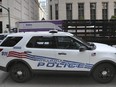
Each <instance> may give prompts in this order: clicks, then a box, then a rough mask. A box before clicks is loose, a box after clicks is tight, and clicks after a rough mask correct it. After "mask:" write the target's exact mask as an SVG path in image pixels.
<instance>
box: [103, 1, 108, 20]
mask: <svg viewBox="0 0 116 87" xmlns="http://www.w3.org/2000/svg"><path fill="white" fill-rule="evenodd" d="M102 18H103V20H107V19H108V2H103V3H102Z"/></svg>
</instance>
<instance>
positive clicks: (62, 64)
mask: <svg viewBox="0 0 116 87" xmlns="http://www.w3.org/2000/svg"><path fill="white" fill-rule="evenodd" d="M92 66H93V65H92V64H87V63H80V62H73V61H66V60H62V61H60V62H59V61H58V62H51V61H48V62H46V61H39V63H38V67H56V68H87V69H91V68H92Z"/></svg>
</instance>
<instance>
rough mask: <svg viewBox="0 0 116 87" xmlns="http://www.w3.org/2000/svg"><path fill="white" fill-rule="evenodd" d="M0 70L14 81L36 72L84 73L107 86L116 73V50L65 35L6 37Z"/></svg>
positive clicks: (1, 54)
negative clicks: (8, 74) (7, 73)
mask: <svg viewBox="0 0 116 87" xmlns="http://www.w3.org/2000/svg"><path fill="white" fill-rule="evenodd" d="M0 69H1V70H3V71H6V72H9V73H10V76H11V78H12V79H13V80H14V81H16V82H25V81H27V80H29V79H30V78H31V77H32V74H33V73H34V72H35V71H52V72H54V71H57V72H76V73H78V72H81V73H83V72H86V73H88V74H89V75H91V76H93V78H94V79H95V80H96V81H98V82H101V83H108V82H110V81H112V80H113V78H114V77H115V73H116V48H113V47H111V46H108V45H105V44H100V43H86V42H85V41H83V40H80V39H79V38H78V37H75V36H74V35H73V34H70V33H67V32H57V31H49V32H26V33H16V34H9V35H8V36H7V37H6V38H5V39H4V41H3V42H2V43H1V44H0Z"/></svg>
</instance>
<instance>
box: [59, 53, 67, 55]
mask: <svg viewBox="0 0 116 87" xmlns="http://www.w3.org/2000/svg"><path fill="white" fill-rule="evenodd" d="M58 55H67V54H66V53H58Z"/></svg>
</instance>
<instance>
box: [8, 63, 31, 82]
mask: <svg viewBox="0 0 116 87" xmlns="http://www.w3.org/2000/svg"><path fill="white" fill-rule="evenodd" d="M10 76H11V78H12V79H13V80H14V81H16V82H18V83H23V82H26V81H28V80H30V78H31V77H32V73H31V72H30V70H29V68H28V67H27V66H26V65H24V64H22V63H18V64H15V65H13V66H11V68H10Z"/></svg>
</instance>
